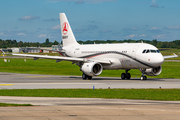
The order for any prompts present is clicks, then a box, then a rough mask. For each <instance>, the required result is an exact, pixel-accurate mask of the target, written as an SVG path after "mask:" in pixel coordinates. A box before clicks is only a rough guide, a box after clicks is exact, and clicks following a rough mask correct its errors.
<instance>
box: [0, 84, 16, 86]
mask: <svg viewBox="0 0 180 120" xmlns="http://www.w3.org/2000/svg"><path fill="white" fill-rule="evenodd" d="M12 85H13V84H0V86H12Z"/></svg>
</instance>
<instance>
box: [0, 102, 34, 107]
mask: <svg viewBox="0 0 180 120" xmlns="http://www.w3.org/2000/svg"><path fill="white" fill-rule="evenodd" d="M11 106H33V105H31V104H11V103H0V107H11Z"/></svg>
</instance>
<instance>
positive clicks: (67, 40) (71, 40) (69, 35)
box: [59, 13, 78, 47]
mask: <svg viewBox="0 0 180 120" xmlns="http://www.w3.org/2000/svg"><path fill="white" fill-rule="evenodd" d="M59 16H60V25H61V34H62V41H63V47H65V46H72V45H78V43H77V41H76V39H75V37H74V34H73V32H72V30H71V26H70V24H69V22H68V20H67V17H66V15H65V13H59Z"/></svg>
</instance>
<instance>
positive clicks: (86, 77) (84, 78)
mask: <svg viewBox="0 0 180 120" xmlns="http://www.w3.org/2000/svg"><path fill="white" fill-rule="evenodd" d="M82 79H83V80H86V79H88V80H91V79H92V76H89V75H86V74H85V73H83V74H82Z"/></svg>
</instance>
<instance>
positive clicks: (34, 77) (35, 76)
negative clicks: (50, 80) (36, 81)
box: [25, 76, 49, 78]
mask: <svg viewBox="0 0 180 120" xmlns="http://www.w3.org/2000/svg"><path fill="white" fill-rule="evenodd" d="M25 77H28V78H45V77H49V76H25Z"/></svg>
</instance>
